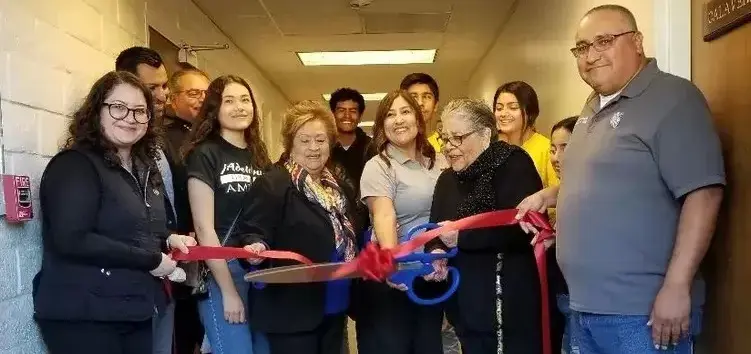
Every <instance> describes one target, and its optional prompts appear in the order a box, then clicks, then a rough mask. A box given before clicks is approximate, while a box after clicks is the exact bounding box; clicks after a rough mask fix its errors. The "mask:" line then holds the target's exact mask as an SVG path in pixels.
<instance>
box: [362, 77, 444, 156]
mask: <svg viewBox="0 0 751 354" xmlns="http://www.w3.org/2000/svg"><path fill="white" fill-rule="evenodd" d="M397 97H401V98H403V99H404V100H405V101H407V103H409V105H410V107H412V111H413V112H414V114H415V119H416V120H417V136H416V137H415V144H416V147H417V152H418V153H420V154H421V155H423V156H425V157H427V158H428V159H429V160H430V164H429V165H428V168H433V165H434V164H435V149H433V146H432V145H430V143H429V142H428V136H427V135H426V131H427V128H426V127H425V118H424V117H423V116H422V110H420V104H419V103H417V101H416V100H415V99H414V98H413V97H412V96H411V95H410V94H409V93H407V91H404V90H397V91H393V92H391V93H389V94H388V95H386V97H384V98H383V99H382V100H381V103H380V104H379V105H378V110H377V111H376V116H375V123H374V125H373V143H374V144H375V146H376V148H377V150H378V155H379V156H380V157H381V159H383V161H385V162H386V165H388V166H391V163H389V160H388V158H387V157H386V146H387V145H388V142H389V141H388V138H386V117H388V115H389V110H391V105H393V104H394V101H396V99H397Z"/></svg>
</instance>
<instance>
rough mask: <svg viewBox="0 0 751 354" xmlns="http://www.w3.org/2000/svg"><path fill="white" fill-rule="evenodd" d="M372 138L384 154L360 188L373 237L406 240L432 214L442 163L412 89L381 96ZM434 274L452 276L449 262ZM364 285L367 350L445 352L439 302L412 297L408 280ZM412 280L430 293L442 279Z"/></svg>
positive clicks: (362, 323) (382, 242) (360, 338)
mask: <svg viewBox="0 0 751 354" xmlns="http://www.w3.org/2000/svg"><path fill="white" fill-rule="evenodd" d="M373 143H374V144H375V146H376V147H377V151H378V155H376V156H374V157H373V158H371V159H370V160H369V161H368V162H367V163H366V164H365V169H364V171H363V174H362V179H361V181H360V191H361V198H362V199H363V200H364V201H365V203H366V204H367V206H368V209H369V210H370V215H371V220H372V223H373V233H372V234H373V237H372V238H371V239H370V240H369V242H376V243H378V244H379V246H380V247H381V248H383V249H388V248H393V247H395V246H396V245H398V244H400V243H402V242H405V241H407V240H408V239H409V237H408V236H407V231H408V230H410V229H411V228H412V227H415V226H418V225H420V224H423V223H426V222H428V220H429V218H430V205H431V201H432V199H433V188H434V186H435V183H436V181H437V180H438V176H439V175H440V174H441V171H440V169H439V168H437V167H436V166H435V156H436V153H435V150H433V147H432V146H431V145H430V143H428V138H427V136H426V127H425V120H424V118H423V116H422V112H421V110H420V106H419V105H418V103H417V101H415V99H414V98H412V96H410V95H409V94H408V93H407V92H406V91H394V92H391V93H390V94H388V95H386V97H384V98H383V100H382V101H381V104H380V105H379V107H378V111H377V112H376V118H375V126H374V134H373ZM440 251H441V252H442V250H440ZM417 252H422V250H418V251H417ZM439 268H441V267H439ZM427 278H428V279H431V280H443V279H445V267H443V268H441V271H440V272H436V273H435V274H431V275H430V276H428V277H427ZM361 285H362V287H361V288H360V296H361V299H360V301H361V303H360V305H361V307H360V309H361V311H360V313H358V318H357V323H356V324H357V342H358V351H359V352H360V353H361V354H372V353H391V354H418V353H419V354H442V353H443V345H442V338H441V325H442V324H443V309H442V307H441V306H440V305H433V306H424V305H418V304H416V303H414V302H412V300H410V299H409V298H408V297H407V295H406V294H405V293H404V291H405V290H407V285H405V284H394V283H391V282H389V281H387V282H386V283H385V284H384V283H380V282H373V281H363V282H362V283H361ZM413 285H414V287H415V289H414V290H415V291H416V292H417V293H418V294H420V295H421V296H424V297H428V298H429V297H432V294H433V291H434V290H433V289H432V288H433V287H434V286H435V285H436V284H435V283H429V282H427V281H425V280H424V279H417V280H416V281H415V283H414V284H413ZM441 290H444V289H441ZM426 292H427V293H428V294H426Z"/></svg>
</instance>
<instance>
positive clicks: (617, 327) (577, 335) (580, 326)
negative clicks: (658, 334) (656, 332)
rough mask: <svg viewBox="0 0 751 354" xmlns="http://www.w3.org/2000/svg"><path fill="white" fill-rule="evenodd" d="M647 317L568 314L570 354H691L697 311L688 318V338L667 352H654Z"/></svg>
mask: <svg viewBox="0 0 751 354" xmlns="http://www.w3.org/2000/svg"><path fill="white" fill-rule="evenodd" d="M648 321H649V316H628V315H597V314H591V313H583V312H577V311H571V315H570V320H569V326H568V327H569V328H568V330H569V333H570V336H571V337H570V340H571V354H651V353H654V354H658V353H659V354H691V353H693V345H694V336H695V335H697V334H698V333H699V328H700V326H701V322H700V321H701V311H697V312H694V313H693V314H692V315H691V331H690V335H689V336H687V337H686V338H683V339H681V341H680V342H679V343H678V345H676V346H671V347H669V348H668V349H667V350H660V349H655V345H654V341H653V340H652V328H651V327H649V326H647V322H648Z"/></svg>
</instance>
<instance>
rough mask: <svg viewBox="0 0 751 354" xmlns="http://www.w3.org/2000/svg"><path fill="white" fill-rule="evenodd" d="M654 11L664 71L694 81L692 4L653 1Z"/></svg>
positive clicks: (678, 0) (675, 0) (681, 0)
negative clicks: (692, 73) (692, 65)
mask: <svg viewBox="0 0 751 354" xmlns="http://www.w3.org/2000/svg"><path fill="white" fill-rule="evenodd" d="M653 9H654V29H655V58H657V63H658V64H659V65H660V69H662V70H663V71H665V72H669V73H671V74H673V75H677V76H680V77H683V78H685V79H688V80H691V1H686V0H653Z"/></svg>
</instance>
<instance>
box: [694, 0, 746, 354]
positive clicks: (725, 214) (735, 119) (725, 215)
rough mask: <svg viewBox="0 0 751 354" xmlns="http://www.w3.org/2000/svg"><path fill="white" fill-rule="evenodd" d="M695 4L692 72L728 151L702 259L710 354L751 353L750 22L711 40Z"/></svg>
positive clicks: (700, 7) (701, 2)
mask: <svg viewBox="0 0 751 354" xmlns="http://www.w3.org/2000/svg"><path fill="white" fill-rule="evenodd" d="M705 2H706V0H692V3H691V13H692V14H691V17H692V19H691V32H692V34H691V38H692V39H691V47H692V48H691V52H692V58H691V66H692V68H691V71H692V73H691V75H692V78H693V81H694V82H695V83H696V85H697V86H699V88H700V89H701V90H702V92H703V93H704V95H705V97H706V98H707V100H708V101H709V105H710V108H711V110H712V114H713V116H714V120H715V123H716V126H717V128H718V130H719V134H720V138H721V139H722V145H723V150H724V154H725V166H726V171H727V179H728V188H727V190H726V193H725V202H724V205H723V209H722V212H721V215H720V219H719V224H718V232H717V234H716V236H715V239H714V242H713V244H712V246H711V248H710V251H709V254H708V255H707V258H706V260H705V262H704V265H703V268H704V272H705V274H706V277H707V280H708V302H707V307H706V319H705V321H704V333H705V335H704V336H703V337H704V338H703V341H704V342H705V343H704V345H702V346H703V347H706V353H718V354H719V353H723V354H748V353H751V349H750V348H749V345H748V341H749V336H750V335H751V255H749V253H748V252H749V251H751V23H747V24H745V25H743V26H741V27H739V28H737V29H735V30H733V31H732V32H730V33H728V34H726V35H724V36H722V37H719V38H717V39H715V40H713V41H711V42H704V40H703V38H702V37H703V35H702V16H703V5H704V3H705Z"/></svg>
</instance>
